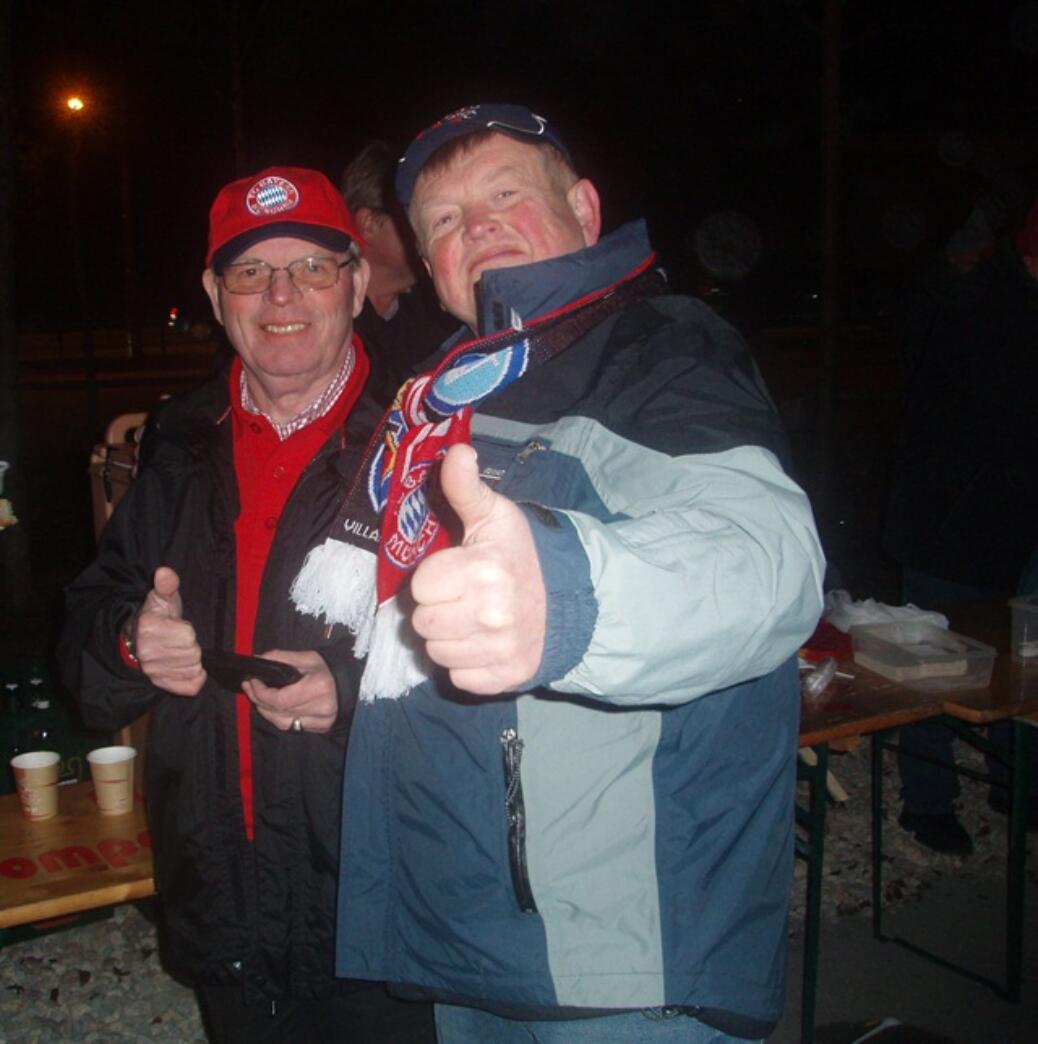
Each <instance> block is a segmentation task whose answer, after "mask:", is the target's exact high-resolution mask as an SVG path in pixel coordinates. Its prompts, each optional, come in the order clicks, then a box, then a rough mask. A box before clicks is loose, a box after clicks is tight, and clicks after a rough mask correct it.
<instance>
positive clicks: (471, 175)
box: [410, 134, 601, 330]
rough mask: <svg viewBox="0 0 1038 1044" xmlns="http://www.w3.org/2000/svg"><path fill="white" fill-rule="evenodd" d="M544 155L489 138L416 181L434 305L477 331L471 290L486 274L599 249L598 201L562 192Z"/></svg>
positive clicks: (583, 186)
mask: <svg viewBox="0 0 1038 1044" xmlns="http://www.w3.org/2000/svg"><path fill="white" fill-rule="evenodd" d="M551 163H552V160H551V158H550V157H549V156H548V155H546V153H545V151H544V148H543V147H542V146H538V145H526V144H524V143H522V142H519V141H515V140H514V139H512V138H509V137H506V136H505V135H501V134H495V135H493V136H491V137H490V138H488V139H487V140H486V141H484V142H481V143H480V144H478V145H476V146H474V147H473V148H472V149H471V150H467V151H462V152H461V153H459V154H458V155H457V156H456V157H455V158H454V159H453V160H452V161H451V162H450V163H449V164H448V165H447V166H446V167H445V168H443V169H442V170H438V171H437V170H434V171H433V172H432V173H429V174H421V175H419V178H418V182H417V184H416V186H415V193H414V198H413V199H412V202H411V208H410V213H411V219H412V221H413V223H414V226H415V233H416V235H417V238H418V243H419V246H420V248H421V251H422V254H423V256H424V257H425V262H426V265H427V266H428V268H429V273H430V275H431V276H432V279H433V283H434V284H435V286H436V292H437V294H439V297H440V301H441V302H442V303H443V305H444V307H445V308H446V309H447V311H449V312H450V313H451V314H452V315H454V316H456V317H457V318H458V319H460V320H461V321H462V322H464V323H467V324H468V325H469V326H470V327H471V328H472V329H473V330H475V329H476V328H477V314H476V295H475V284H476V282H477V281H478V280H479V277H480V276H481V275H482V274H483V272H485V271H487V269H490V268H508V267H512V266H514V265H525V264H530V263H531V262H534V261H545V260H547V259H549V258H553V257H561V256H562V255H563V254H570V253H573V252H574V251H575V250H580V249H582V248H583V247H586V246H592V245H593V244H594V243H596V242H597V241H598V234H599V231H600V227H601V223H600V216H599V206H598V194H597V192H596V191H595V189H594V186H593V185H592V184H591V182H589V181H587V180H578V181H574V182H573V184H572V185H571V186H569V187H568V188H567V187H566V186H565V185H564V184H563V181H562V175H561V174H560V173H558V172H555V171H553V169H552V167H551Z"/></svg>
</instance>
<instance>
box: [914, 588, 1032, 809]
mask: <svg viewBox="0 0 1038 1044" xmlns="http://www.w3.org/2000/svg"><path fill="white" fill-rule="evenodd" d="M901 597H902V600H903V601H905V602H911V603H912V604H913V605H916V606H918V607H919V608H920V609H937V610H942V609H949V608H951V607H953V606H956V605H963V604H964V603H966V602H982V601H992V600H994V599H997V598H1005V597H1008V596H1007V595H1006V593H1005V592H1002V591H995V590H992V589H991V588H986V587H973V586H970V585H968V584H960V583H956V582H955V581H954V580H943V579H942V578H941V577H937V576H931V575H930V574H928V573H921V572H919V571H918V570H915V569H905V572H904V576H903V578H902V582H901ZM1027 732H1028V736H1027V742H1028V743H1029V748H1030V749H1029V757H1030V764H1031V777H1030V778H1031V793H1032V794H1034V793H1038V742H1036V737H1035V735H1034V730H1031V729H1028V730H1027ZM1011 736H1012V730H1011V728H1010V725H1009V723H1008V722H996V723H995V724H994V725H991V726H990V727H989V728H988V739H989V740H990V741H991V743H992V744H994V746H995V748H996V750H997V751H998V753H999V755H1000V756H1001V757H1003V758H1005V759H1006V761H1007V762H1008V760H1009V756H1010V752H1011ZM954 740H955V733H953V732H952V730H951V729H949V728H948V726H947V725H942V724H941V722H940V721H936V720H931V721H920V722H917V723H916V724H915V725H906V726H904V727H903V728H902V729H901V733H900V737H899V740H898V744H899V746H900V748H901V750H900V751H899V753H898V758H897V767H898V771H899V772H900V774H901V800H902V801H903V802H904V806H905V808H906V809H907V810H908V811H909V812H916V813H920V814H922V815H931V816H932V815H944V814H946V813H950V812H953V811H954V805H955V799H956V798H957V797H958V796H959V777H958V774H957V773H956V772H955V768H954V766H955V751H954V749H953V743H954ZM914 755H925V756H927V757H930V758H937V759H939V760H940V761H942V762H944V764H945V765H947V766H949V767H947V768H945V767H943V766H941V765H934V764H931V763H930V762H929V761H923V760H921V759H920V758H919V757H915V756H914ZM987 765H988V772H989V773H991V777H992V780H993V783H994V785H995V786H998V787H1007V786H1008V785H1009V770H1008V768H1007V767H1006V764H1005V763H1003V762H1002V761H1000V760H999V759H998V758H993V757H990V756H989V757H988V758H987Z"/></svg>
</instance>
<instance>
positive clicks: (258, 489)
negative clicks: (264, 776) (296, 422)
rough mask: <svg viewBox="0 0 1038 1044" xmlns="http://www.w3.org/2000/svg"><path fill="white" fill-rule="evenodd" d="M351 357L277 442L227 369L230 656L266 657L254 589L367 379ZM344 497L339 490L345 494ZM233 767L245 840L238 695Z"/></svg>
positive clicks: (244, 735)
mask: <svg viewBox="0 0 1038 1044" xmlns="http://www.w3.org/2000/svg"><path fill="white" fill-rule="evenodd" d="M353 344H354V348H355V349H356V352H357V356H356V361H355V364H354V369H353V373H352V374H351V375H350V379H349V380H348V381H347V382H346V386H345V388H343V390H342V393H341V394H340V395H339V398H338V399H336V401H335V404H334V405H333V406H332V408H331V409H330V410H329V411H328V412H327V413H326V414H325V415H324V416H323V417H318V418H317V419H316V420H314V421H312V422H311V423H310V424H308V425H306V427H304V428H300V429H299V431H297V432H294V433H293V434H292V435H290V436H289V437H288V438H287V439H285V440H284V441H283V442H282V441H281V439H279V438H278V436H277V433H276V432H275V431H274V428H273V427H272V426H271V423H270V421H268V420H267V418H266V417H263V416H261V415H260V414H253V413H248V412H247V411H246V410H245V409H244V408H243V407H242V405H241V395H240V392H239V387H240V385H239V382H240V380H241V369H242V367H241V360H240V359H235V360H234V364H233V365H232V366H231V376H230V393H231V424H232V429H231V430H232V433H233V444H234V472H235V476H236V478H237V482H238V500H239V505H240V510H239V514H238V518H237V520H236V521H235V523H234V538H235V548H236V564H237V584H236V601H235V628H234V650H235V652H239V653H247V654H251V653H264V652H269V650H268V649H254V648H253V632H254V630H255V626H256V613H257V611H258V609H259V590H260V584H261V582H262V580H263V572H264V569H265V567H266V564H267V556H268V555H269V554H270V549H271V546H272V545H273V542H274V534H275V533H276V532H277V527H278V521H279V519H280V518H281V513H282V511H283V510H284V508H285V504H286V503H287V502H288V498H289V495H290V494H291V492H292V490H293V489H294V488H295V485H296V483H297V482H298V481H299V478H300V476H301V475H302V474H303V471H304V470H305V469H306V466H307V465H308V464H309V463H310V461H311V460H313V458H314V456H315V455H316V454H317V452H318V451H319V450H320V449H321V447H322V446H323V445H324V444H325V443H326V442H327V441H328V440H329V439H330V438H331V437H332V436H333V435H334V434H335V432H336V431H338V432H340V433H341V437H342V440H343V445H345V438H346V434H345V430H344V425H345V423H346V418H347V417H348V416H349V412H350V410H351V409H352V408H353V404H354V403H355V402H356V401H357V398H358V396H359V395H360V391H361V389H362V388H363V387H364V382H365V380H366V379H367V375H368V370H369V364H368V360H367V356H366V355H365V354H364V349H363V348H362V347H361V344H360V340H359V338H357V337H354V338H353ZM344 492H345V491H344ZM237 714H238V768H239V779H240V787H241V798H242V810H243V814H244V818H245V833H246V836H247V837H248V838H249V840H250V841H251V840H252V838H253V835H254V830H255V817H254V812H253V789H252V737H251V732H250V728H251V717H252V704H251V703H250V702H249V700H248V698H247V697H246V696H245V694H244V693H238V704H237Z"/></svg>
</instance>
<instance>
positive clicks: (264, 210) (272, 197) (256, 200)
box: [245, 176, 299, 217]
mask: <svg viewBox="0 0 1038 1044" xmlns="http://www.w3.org/2000/svg"><path fill="white" fill-rule="evenodd" d="M298 205H299V189H297V188H296V187H295V185H293V184H292V182H291V181H289V180H288V179H287V178H280V177H277V176H273V177H268V178H260V180H259V181H257V182H256V184H255V185H253V186H252V188H250V189H249V191H248V192H247V193H246V195H245V206H246V207H248V210H249V213H250V214H255V215H256V217H267V216H269V215H270V214H283V213H284V212H285V211H286V210H294V209H295V208H296V207H297V206H298Z"/></svg>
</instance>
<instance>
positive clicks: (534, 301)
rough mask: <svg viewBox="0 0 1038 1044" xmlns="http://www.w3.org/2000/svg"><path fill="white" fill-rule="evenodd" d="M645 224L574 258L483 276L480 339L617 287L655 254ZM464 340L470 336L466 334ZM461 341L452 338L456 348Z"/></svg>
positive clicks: (639, 223) (611, 236)
mask: <svg viewBox="0 0 1038 1044" xmlns="http://www.w3.org/2000/svg"><path fill="white" fill-rule="evenodd" d="M651 249H652V248H651V246H650V245H649V235H648V231H647V229H646V227H645V222H644V221H632V222H631V223H630V224H627V225H623V226H621V227H620V228H618V229H617V230H616V231H615V232H611V233H609V235H607V236H603V237H602V238H601V239H600V240H599V241H598V242H597V243H596V244H595V245H594V246H591V247H585V248H584V249H583V250H578V251H576V252H575V253H572V254H565V255H563V256H562V257H555V258H551V259H550V260H548V261H535V262H534V263H533V264H529V265H516V266H515V267H513V268H494V269H491V270H490V271H488V272H484V273H483V276H482V278H481V279H480V280H479V282H478V283H477V284H476V300H477V303H478V306H479V330H478V331H477V332H478V334H479V335H480V336H486V335H487V334H494V333H500V331H502V330H505V329H507V328H508V327H510V326H516V325H518V324H519V323H521V324H523V325H525V324H527V323H529V322H530V320H532V319H536V318H537V317H538V316H541V315H546V314H547V313H549V312H553V311H554V310H555V309H557V308H561V307H562V306H563V305H567V304H569V303H570V302H571V301H576V300H578V299H580V298H581V297H584V296H585V295H586V294H590V293H593V292H594V291H595V290H600V289H602V287H605V286H609V285H610V284H611V283H615V282H616V281H617V280H618V279H620V278H622V277H623V276H624V275H626V274H627V273H628V272H630V271H631V270H632V269H633V268H634V267H635V266H636V265H638V264H640V263H641V262H642V261H644V260H645V257H646V255H647V254H648V253H649V252H650V251H651ZM461 335H462V336H464V337H471V333H470V332H469V331H468V330H467V329H465V330H463V331H461ZM459 339H460V338H459V337H454V338H452V339H451V340H452V342H453V343H456V342H457V341H458V340H459Z"/></svg>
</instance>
